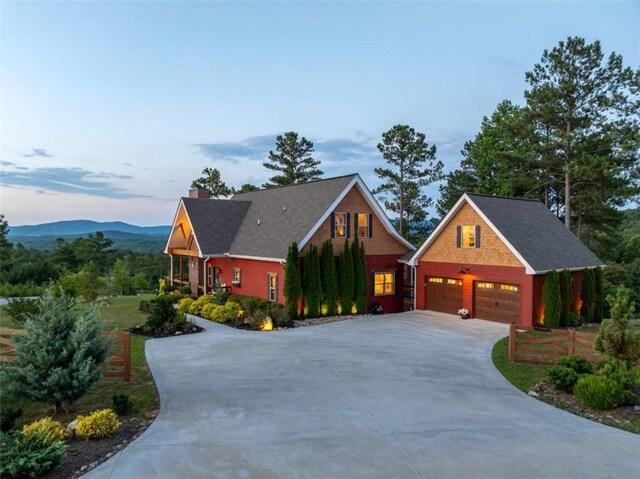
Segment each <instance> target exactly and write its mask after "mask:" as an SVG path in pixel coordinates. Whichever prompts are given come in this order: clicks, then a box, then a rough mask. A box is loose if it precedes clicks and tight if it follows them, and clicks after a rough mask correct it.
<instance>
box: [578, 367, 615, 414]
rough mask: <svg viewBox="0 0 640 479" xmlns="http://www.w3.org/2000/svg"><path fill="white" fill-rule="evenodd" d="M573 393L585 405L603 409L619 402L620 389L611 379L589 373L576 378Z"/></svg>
mask: <svg viewBox="0 0 640 479" xmlns="http://www.w3.org/2000/svg"><path fill="white" fill-rule="evenodd" d="M573 394H575V396H576V398H578V400H579V401H580V402H581V403H582V404H584V405H585V406H587V407H590V408H592V409H598V410H600V411H604V410H605V409H611V408H612V407H614V406H615V405H616V404H618V403H619V402H620V399H621V397H622V389H621V388H620V386H619V385H618V383H616V382H615V381H614V380H613V379H609V378H606V377H604V376H594V375H589V376H584V377H582V378H580V379H578V382H577V383H576V385H575V387H574V388H573Z"/></svg>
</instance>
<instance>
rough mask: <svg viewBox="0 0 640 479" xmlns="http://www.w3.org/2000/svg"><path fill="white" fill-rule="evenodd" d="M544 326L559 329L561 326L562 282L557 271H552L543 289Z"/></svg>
mask: <svg viewBox="0 0 640 479" xmlns="http://www.w3.org/2000/svg"><path fill="white" fill-rule="evenodd" d="M542 303H543V304H544V325H545V327H547V328H557V327H558V326H559V325H560V280H559V277H558V273H557V272H556V271H550V272H549V273H548V274H547V278H546V279H545V280H544V286H543V287H542Z"/></svg>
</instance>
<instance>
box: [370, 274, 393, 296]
mask: <svg viewBox="0 0 640 479" xmlns="http://www.w3.org/2000/svg"><path fill="white" fill-rule="evenodd" d="M395 292H396V274H395V273H394V272H393V271H386V272H384V273H374V274H373V294H374V296H384V295H388V294H395Z"/></svg>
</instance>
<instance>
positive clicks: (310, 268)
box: [303, 245, 321, 318]
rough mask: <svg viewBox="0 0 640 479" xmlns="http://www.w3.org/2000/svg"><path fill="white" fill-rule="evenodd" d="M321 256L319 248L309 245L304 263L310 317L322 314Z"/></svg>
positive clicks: (307, 311)
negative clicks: (319, 255)
mask: <svg viewBox="0 0 640 479" xmlns="http://www.w3.org/2000/svg"><path fill="white" fill-rule="evenodd" d="M320 293H321V290H320V258H319V257H318V248H317V247H316V246H315V245H309V250H308V251H307V256H306V258H305V264H304V292H303V294H304V305H305V309H306V316H307V317H308V318H317V317H318V316H320Z"/></svg>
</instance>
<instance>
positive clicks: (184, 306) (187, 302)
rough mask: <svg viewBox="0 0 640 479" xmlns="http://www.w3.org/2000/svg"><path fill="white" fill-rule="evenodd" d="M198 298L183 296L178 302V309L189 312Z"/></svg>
mask: <svg viewBox="0 0 640 479" xmlns="http://www.w3.org/2000/svg"><path fill="white" fill-rule="evenodd" d="M195 302H196V300H195V299H193V298H182V299H181V300H180V301H179V302H178V309H179V310H180V311H182V312H183V313H188V312H189V308H191V305H192V304H193V303H195Z"/></svg>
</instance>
